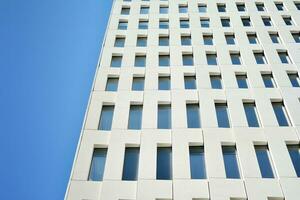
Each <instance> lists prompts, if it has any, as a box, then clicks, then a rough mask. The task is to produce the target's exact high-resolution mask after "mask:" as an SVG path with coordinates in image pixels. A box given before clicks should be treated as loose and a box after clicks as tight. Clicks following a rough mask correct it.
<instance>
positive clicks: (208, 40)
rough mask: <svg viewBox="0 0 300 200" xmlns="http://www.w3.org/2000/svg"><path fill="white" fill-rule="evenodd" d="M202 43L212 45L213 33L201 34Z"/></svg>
mask: <svg viewBox="0 0 300 200" xmlns="http://www.w3.org/2000/svg"><path fill="white" fill-rule="evenodd" d="M203 43H204V45H213V35H208V34H207V35H203Z"/></svg>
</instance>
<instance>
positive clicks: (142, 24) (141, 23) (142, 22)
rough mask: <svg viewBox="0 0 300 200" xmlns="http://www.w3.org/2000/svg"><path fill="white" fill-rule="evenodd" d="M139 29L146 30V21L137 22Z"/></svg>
mask: <svg viewBox="0 0 300 200" xmlns="http://www.w3.org/2000/svg"><path fill="white" fill-rule="evenodd" d="M139 29H148V21H139Z"/></svg>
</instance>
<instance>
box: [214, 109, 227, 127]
mask: <svg viewBox="0 0 300 200" xmlns="http://www.w3.org/2000/svg"><path fill="white" fill-rule="evenodd" d="M215 107H216V114H217V121H218V127H221V128H229V127H230V124H229V118H228V108H227V104H226V103H216V104H215Z"/></svg>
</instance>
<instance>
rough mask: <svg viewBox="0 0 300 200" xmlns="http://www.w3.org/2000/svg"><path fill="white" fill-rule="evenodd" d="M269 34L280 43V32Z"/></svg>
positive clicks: (273, 40)
mask: <svg viewBox="0 0 300 200" xmlns="http://www.w3.org/2000/svg"><path fill="white" fill-rule="evenodd" d="M269 35H270V38H271V40H272V42H273V43H280V38H279V35H278V33H270V34H269Z"/></svg>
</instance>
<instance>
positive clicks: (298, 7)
mask: <svg viewBox="0 0 300 200" xmlns="http://www.w3.org/2000/svg"><path fill="white" fill-rule="evenodd" d="M295 6H296V8H297V9H298V10H300V3H299V2H295Z"/></svg>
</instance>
